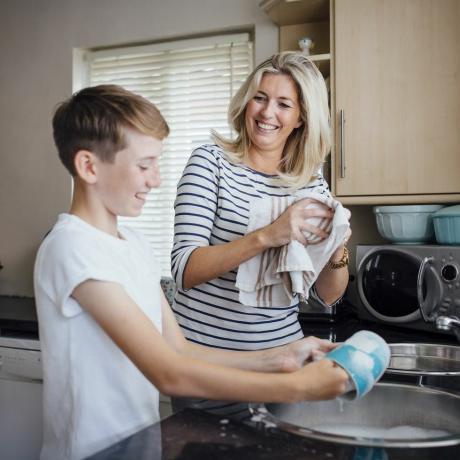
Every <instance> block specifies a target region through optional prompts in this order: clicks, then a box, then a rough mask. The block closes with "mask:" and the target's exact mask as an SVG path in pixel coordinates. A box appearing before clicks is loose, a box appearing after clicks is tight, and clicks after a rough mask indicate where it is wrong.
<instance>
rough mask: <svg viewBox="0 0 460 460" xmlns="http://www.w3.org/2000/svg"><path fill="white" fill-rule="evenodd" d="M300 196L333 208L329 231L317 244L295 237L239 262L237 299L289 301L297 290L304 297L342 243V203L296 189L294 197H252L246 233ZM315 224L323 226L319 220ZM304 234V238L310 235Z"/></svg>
mask: <svg viewBox="0 0 460 460" xmlns="http://www.w3.org/2000/svg"><path fill="white" fill-rule="evenodd" d="M302 198H314V199H315V200H317V201H320V202H322V203H324V204H326V205H327V206H329V207H330V208H332V209H335V213H334V218H333V220H332V226H331V233H330V235H329V237H328V238H326V239H325V240H323V241H322V242H321V243H317V244H307V246H303V245H302V244H301V243H299V242H298V241H292V242H291V243H289V244H287V245H285V246H281V247H279V248H271V249H268V250H266V251H264V252H262V253H260V254H258V255H257V256H255V257H253V258H252V259H249V260H248V261H246V262H244V263H243V264H241V265H240V267H239V269H238V274H237V277H236V287H237V288H238V289H239V291H240V293H239V300H240V302H241V303H242V304H243V305H248V306H254V307H285V306H287V305H292V303H293V300H294V297H295V295H296V294H298V295H299V296H300V298H301V299H302V300H307V299H308V295H309V291H310V288H311V286H312V285H313V283H314V282H315V280H316V278H317V277H318V275H319V274H320V272H321V270H322V269H323V268H324V266H325V265H326V264H327V262H328V261H329V259H330V257H331V256H332V254H333V252H334V251H335V250H336V249H337V248H338V247H339V245H340V244H342V242H343V239H344V237H345V234H346V232H347V230H348V228H349V223H348V218H347V213H346V212H345V209H344V208H343V206H342V204H341V203H340V202H338V201H337V200H334V199H333V198H332V197H330V196H326V195H322V194H319V193H315V192H308V191H305V190H303V191H299V192H298V194H297V195H296V197H268V198H261V199H256V200H253V201H252V203H251V205H250V217H249V223H248V229H247V233H249V232H252V231H254V230H257V229H259V228H262V227H265V226H266V225H269V224H271V223H272V222H273V221H274V220H275V219H277V218H278V217H279V216H280V215H281V214H282V213H283V212H284V211H285V210H286V208H287V207H288V206H290V205H291V204H292V203H294V202H295V201H297V200H300V199H302ZM317 225H319V226H321V227H323V225H322V223H321V222H320V223H319V224H318V223H317ZM306 236H307V239H308V238H309V237H310V236H311V235H310V236H308V235H306Z"/></svg>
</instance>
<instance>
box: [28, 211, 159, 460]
mask: <svg viewBox="0 0 460 460" xmlns="http://www.w3.org/2000/svg"><path fill="white" fill-rule="evenodd" d="M119 233H120V235H121V236H122V238H123V239H120V238H115V237H113V236H111V235H109V234H107V233H105V232H102V231H100V230H98V229H96V228H95V227H93V226H91V225H89V224H88V223H86V222H84V221H83V220H81V219H80V218H78V217H76V216H73V215H69V214H61V215H60V216H59V219H58V222H57V223H56V225H55V226H54V228H53V229H52V231H51V232H50V233H49V235H48V236H47V237H46V238H45V240H44V241H43V243H42V245H41V246H40V249H39V251H38V254H37V259H36V262H35V270H34V285H35V299H36V304H37V313H38V319H39V332H40V342H41V349H42V361H43V372H44V395H43V397H44V434H43V436H44V439H43V448H42V452H41V458H42V459H46V460H48V459H51V460H55V459H56V460H57V459H59V460H63V459H80V458H83V457H86V456H88V455H91V454H93V453H95V452H97V451H99V450H101V449H104V448H105V447H107V446H109V445H111V444H113V443H115V442H117V441H119V440H121V439H123V438H125V437H127V436H129V435H131V434H133V433H135V432H136V431H138V430H140V429H142V428H144V427H146V426H148V425H150V424H152V423H155V422H156V421H158V420H159V413H158V399H159V395H158V390H157V389H156V388H155V387H154V386H153V385H152V384H151V383H150V382H149V381H148V380H147V379H146V378H145V377H144V375H143V374H142V373H141V372H140V371H139V370H138V369H137V368H136V366H135V365H134V364H133V363H132V362H131V361H130V360H129V359H128V358H127V357H126V356H125V354H124V353H123V352H122V351H121V350H120V349H119V348H118V347H117V345H115V343H114V342H113V341H112V340H111V339H110V338H109V336H108V335H107V334H106V333H105V332H104V331H103V330H102V328H101V327H100V326H99V325H98V323H96V321H95V320H94V319H93V318H92V316H91V315H90V314H89V313H87V312H86V311H85V310H83V309H82V308H81V307H80V305H79V304H78V303H77V302H76V301H75V299H73V298H72V297H71V294H72V292H73V290H74V289H75V287H76V286H78V285H79V284H81V283H82V282H84V281H86V280H90V279H92V280H100V281H109V282H114V283H118V284H120V285H122V286H123V288H124V289H125V291H126V292H127V293H128V295H129V296H130V297H131V298H132V299H133V300H134V301H135V302H136V304H137V305H138V306H139V307H140V308H141V309H142V310H143V312H144V313H145V314H146V315H147V316H148V317H149V318H150V320H151V321H152V322H153V323H154V324H155V326H156V328H157V329H158V330H159V331H160V333H161V304H160V269H159V265H158V263H157V261H156V259H155V258H154V257H153V254H152V249H151V246H150V245H149V243H148V242H147V241H146V240H145V238H144V237H143V236H142V235H140V234H138V233H137V232H135V231H133V230H131V229H128V228H125V227H121V228H120V229H119ZM106 307H107V309H108V310H109V311H110V305H107V306H106Z"/></svg>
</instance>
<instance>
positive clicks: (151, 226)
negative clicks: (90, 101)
mask: <svg viewBox="0 0 460 460" xmlns="http://www.w3.org/2000/svg"><path fill="white" fill-rule="evenodd" d="M82 62H83V63H84V67H85V69H86V77H85V79H84V80H85V81H84V84H82V86H84V85H85V84H87V85H89V86H94V85H99V84H107V83H112V84H117V85H120V86H123V87H125V88H126V89H128V90H131V91H133V92H135V93H138V94H140V95H142V96H144V97H146V98H147V99H149V100H151V101H152V102H153V103H155V104H156V105H157V107H158V108H159V109H160V110H161V112H162V114H163V116H164V117H165V118H166V120H167V122H168V124H169V127H170V129H171V133H170V135H169V137H168V138H167V139H166V140H165V142H164V150H163V155H162V156H161V159H160V172H161V179H162V181H161V186H160V187H159V188H158V189H154V190H152V191H151V192H150V195H149V197H148V199H147V203H146V205H145V206H144V209H143V212H142V214H141V215H140V216H139V217H137V218H120V222H121V223H123V224H124V225H129V226H132V227H135V228H136V229H137V230H139V231H141V232H143V233H144V235H145V236H146V237H147V238H148V240H149V241H150V243H151V244H152V246H153V248H154V251H155V253H156V254H157V257H159V258H160V262H161V266H162V275H163V276H170V274H171V272H170V252H171V247H172V241H173V226H174V209H173V205H174V199H175V196H176V187H177V182H178V181H179V179H180V176H181V174H182V171H183V169H184V167H185V163H186V161H187V159H188V157H189V155H190V153H191V152H192V150H193V149H194V148H195V147H196V146H198V145H200V144H202V143H206V142H209V141H210V140H211V139H210V129H211V128H214V129H216V130H218V131H219V132H220V133H222V134H224V135H227V136H229V135H230V134H231V133H230V128H229V126H228V123H227V109H228V104H229V102H230V98H231V97H232V96H233V95H234V94H235V92H236V91H237V89H238V88H239V87H240V86H241V84H242V83H243V82H244V80H245V78H246V77H247V75H248V74H249V72H250V71H251V70H252V62H253V50H252V43H251V41H250V40H249V35H248V34H238V35H222V36H215V37H208V38H202V39H191V40H181V41H175V42H167V43H162V44H155V45H149V46H136V47H124V48H118V49H106V50H103V51H91V52H85V53H84V55H83V61H82ZM82 83H83V82H82Z"/></svg>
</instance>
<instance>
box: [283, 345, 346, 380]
mask: <svg viewBox="0 0 460 460" xmlns="http://www.w3.org/2000/svg"><path fill="white" fill-rule="evenodd" d="M336 347H337V344H335V343H332V342H330V341H329V340H323V339H319V338H318V337H313V336H310V337H307V338H305V339H300V340H296V341H295V342H291V343H289V344H288V345H284V346H283V347H281V350H282V364H281V371H282V372H294V371H297V370H299V369H300V368H302V367H303V366H305V364H307V363H309V362H311V361H318V360H319V359H321V358H323V357H324V355H325V354H326V353H328V352H329V351H331V350H333V349H334V348H336Z"/></svg>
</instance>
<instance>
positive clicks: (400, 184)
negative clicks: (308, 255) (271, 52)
mask: <svg viewBox="0 0 460 460" xmlns="http://www.w3.org/2000/svg"><path fill="white" fill-rule="evenodd" d="M334 20H335V26H334V27H335V31H334V32H335V55H334V58H335V60H334V63H335V117H336V149H335V152H336V154H335V155H336V156H335V158H336V162H335V178H336V180H335V185H336V187H335V192H336V194H337V195H338V196H359V195H361V196H365V195H368V196H369V195H381V196H383V195H416V194H423V195H427V194H451V193H452V194H453V193H459V192H460V2H459V1H458V0H443V1H433V0H403V1H402V0H339V1H336V2H335V15H334ZM341 110H343V111H344V116H345V123H344V132H343V139H342V140H343V148H344V151H343V157H342V158H343V159H344V166H345V177H341V166H342V163H341V160H340V158H341V157H340V135H341V132H340V120H339V116H340V111H341Z"/></svg>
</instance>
